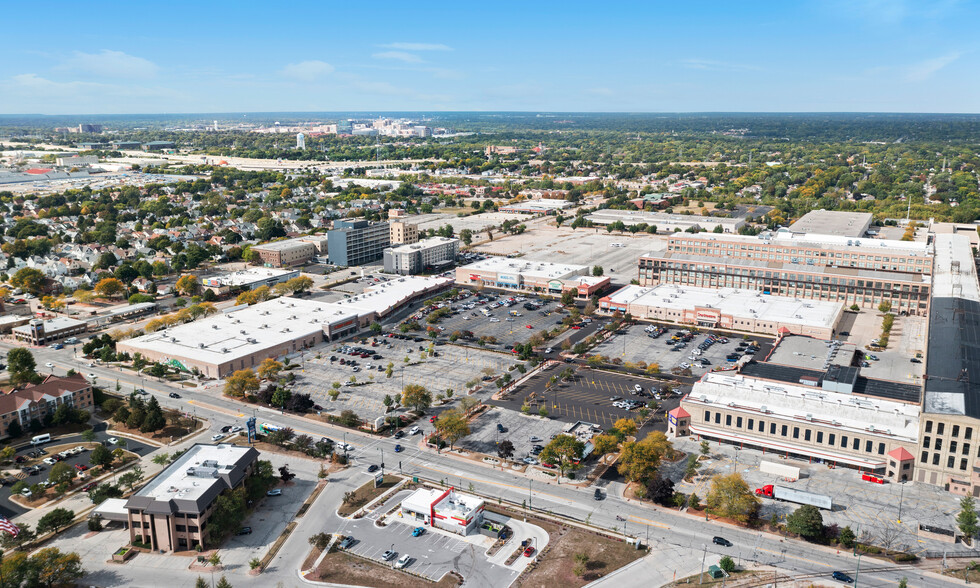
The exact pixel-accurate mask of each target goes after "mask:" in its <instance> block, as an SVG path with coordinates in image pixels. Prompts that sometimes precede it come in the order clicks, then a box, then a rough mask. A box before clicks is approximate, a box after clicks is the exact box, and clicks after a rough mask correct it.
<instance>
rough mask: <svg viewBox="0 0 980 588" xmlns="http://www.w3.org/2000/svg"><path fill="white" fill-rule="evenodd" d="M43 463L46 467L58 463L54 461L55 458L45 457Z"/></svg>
mask: <svg viewBox="0 0 980 588" xmlns="http://www.w3.org/2000/svg"><path fill="white" fill-rule="evenodd" d="M43 461H44V463H46V464H48V465H52V466H53V465H54V464H56V463H58V460H57V459H55V458H53V457H45V458H44V460H43Z"/></svg>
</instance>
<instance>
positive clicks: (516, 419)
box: [458, 406, 567, 460]
mask: <svg viewBox="0 0 980 588" xmlns="http://www.w3.org/2000/svg"><path fill="white" fill-rule="evenodd" d="M498 425H500V427H501V428H502V429H503V431H501V430H500V428H498ZM566 425H567V423H565V422H563V421H560V420H553V419H542V418H541V417H537V416H530V415H525V414H522V413H521V412H518V411H516V410H511V409H509V408H503V407H499V406H498V407H494V408H493V409H491V410H488V411H486V412H484V413H483V414H481V415H480V418H478V419H474V420H472V421H470V434H469V435H467V436H466V437H464V438H463V439H462V440H460V442H459V443H458V445H459V446H460V447H461V448H463V449H466V450H469V451H475V452H478V453H486V454H488V455H496V454H497V448H498V446H499V444H500V442H501V441H504V440H508V441H510V442H511V443H513V444H514V456H513V459H515V460H520V459H522V458H524V457H527V456H530V455H531V447H532V446H534V445H547V444H548V442H549V441H551V438H552V436H553V435H556V434H558V433H560V432H561V431H562V430H563V429H564V428H565V426H566ZM532 437H535V438H537V439H538V440H537V441H531V438H532ZM532 457H533V456H532Z"/></svg>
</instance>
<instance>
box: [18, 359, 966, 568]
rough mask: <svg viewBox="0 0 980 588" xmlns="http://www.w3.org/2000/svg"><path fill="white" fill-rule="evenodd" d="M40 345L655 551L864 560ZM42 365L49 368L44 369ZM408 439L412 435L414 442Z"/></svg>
mask: <svg viewBox="0 0 980 588" xmlns="http://www.w3.org/2000/svg"><path fill="white" fill-rule="evenodd" d="M12 347H13V346H12V345H10V344H9V343H0V348H3V349H8V350H9V349H10V348H12ZM33 352H34V355H35V358H36V360H37V364H38V365H39V366H43V365H44V364H45V363H46V362H49V361H50V362H52V363H53V364H54V365H55V373H57V374H64V372H65V371H66V370H67V369H69V368H73V369H75V370H76V371H80V372H82V373H85V374H88V373H92V374H94V375H95V376H97V378H98V384H99V385H101V386H104V387H105V388H106V389H108V390H113V389H114V388H115V383H116V380H117V379H118V381H119V382H120V385H121V386H122V390H121V391H122V392H123V393H126V392H127V391H131V390H132V389H133V388H134V387H140V386H142V387H144V388H145V389H146V390H147V391H148V392H150V393H151V394H153V395H154V396H156V397H157V399H158V400H159V402H160V403H161V405H163V406H166V407H170V408H179V409H181V410H183V411H185V412H189V413H192V414H196V415H197V416H198V417H204V418H206V419H208V420H209V421H210V426H211V428H212V429H217V428H220V427H221V426H223V425H226V424H231V423H234V422H239V423H242V422H243V421H244V419H245V418H247V417H248V416H251V415H252V414H255V415H256V416H257V418H258V419H259V421H270V422H272V423H275V424H278V425H284V426H289V427H292V428H293V429H294V430H295V431H296V432H297V434H300V433H306V434H308V435H310V436H312V437H314V438H319V437H321V436H327V437H330V438H332V439H337V440H340V439H343V438H344V434H345V433H346V439H347V442H348V443H350V444H351V445H353V446H354V447H355V450H354V452H353V457H355V464H357V463H360V464H367V463H378V462H380V460H381V456H382V455H383V456H384V459H385V462H386V468H387V469H388V470H389V471H399V469H400V470H401V472H402V473H404V474H407V475H417V476H419V477H422V478H427V479H430V480H436V481H439V480H445V481H446V482H447V483H449V484H453V485H455V486H457V487H458V488H460V489H461V490H462V491H469V490H471V489H472V491H475V492H477V493H479V494H482V495H484V496H489V497H500V498H502V499H504V500H507V501H510V502H512V503H516V504H518V505H520V504H522V502H524V501H527V503H528V504H529V505H530V506H531V507H532V508H534V509H536V510H537V509H541V510H546V511H548V512H551V513H554V514H557V515H563V516H567V517H571V518H573V519H576V520H578V521H583V522H584V521H588V522H589V523H591V524H592V525H597V526H601V527H605V528H607V529H617V530H619V531H622V530H623V527H624V522H621V521H618V520H617V516H622V517H625V518H626V521H625V531H626V533H627V534H629V535H631V536H634V537H637V538H639V539H640V540H641V541H643V542H644V543H646V542H649V544H650V545H651V546H652V548H653V550H654V553H656V551H657V549H658V546H667V545H673V546H679V547H681V548H683V549H686V550H690V552H691V553H696V554H698V555H700V554H704V555H705V558H706V561H707V562H708V563H715V562H717V559H718V558H719V557H720V556H721V555H730V556H731V557H733V558H736V559H741V560H742V561H746V560H751V561H757V562H760V563H764V564H768V565H773V566H776V567H778V568H779V569H780V570H782V571H784V572H785V573H789V574H818V576H817V577H819V578H822V579H824V580H826V581H831V579H830V574H831V572H832V571H834V570H842V571H845V572H847V573H848V574H850V575H852V576H853V575H854V572H855V568H856V566H857V558H855V557H853V556H852V555H851V554H850V553H849V552H848V553H845V552H841V553H837V552H835V551H834V550H830V549H826V548H821V547H817V546H814V545H811V544H807V543H804V542H800V541H795V540H791V539H785V540H783V539H780V538H779V537H776V536H772V535H768V534H764V533H759V532H754V531H750V530H747V529H741V528H736V527H732V526H728V525H721V524H718V523H715V522H706V521H705V520H703V519H700V518H697V519H696V518H693V517H691V516H688V515H685V514H680V513H678V512H676V511H668V510H662V509H657V508H654V507H651V506H649V505H641V504H638V503H635V502H630V501H626V500H625V499H623V498H622V497H621V494H620V493H621V488H620V489H617V488H615V487H610V488H609V489H608V490H609V492H608V494H607V497H606V499H604V500H601V501H595V500H594V499H593V490H592V489H591V488H586V489H582V488H578V487H574V486H569V485H557V484H554V483H548V482H545V481H543V480H541V479H539V478H536V477H535V478H529V477H526V476H525V475H524V474H520V473H514V472H511V471H502V470H500V469H499V468H498V469H494V468H491V467H489V466H485V465H484V464H481V463H477V462H473V461H470V460H466V459H462V458H457V457H452V456H448V455H445V454H442V455H438V454H436V453H434V452H432V451H429V450H422V449H421V448H419V447H418V446H417V445H416V444H415V443H414V442H417V441H418V440H419V439H420V437H415V438H414V439H412V440H409V439H408V438H403V439H401V440H400V441H401V443H402V444H403V445H404V446H405V447H406V451H404V452H402V453H400V454H396V453H395V452H394V446H395V440H394V439H391V438H377V437H374V436H371V435H367V434H364V433H360V432H356V431H352V430H349V429H344V428H341V427H334V426H331V425H328V424H325V423H318V422H314V421H312V420H311V419H306V418H302V417H298V416H295V415H288V414H280V413H279V411H276V410H272V409H268V408H264V407H253V406H251V405H245V404H243V403H239V402H236V401H234V400H231V399H227V398H224V397H222V396H221V394H220V388H219V387H217V386H215V387H213V388H211V389H209V390H208V391H207V392H200V391H192V390H185V389H182V388H179V387H171V386H170V385H168V384H167V383H164V382H160V381H158V380H157V379H155V378H150V377H146V378H141V377H140V376H137V375H135V374H133V373H132V372H131V371H119V370H117V369H113V368H107V367H103V366H96V367H91V368H90V367H88V361H87V360H82V359H73V358H72V357H71V350H70V349H64V350H61V351H55V350H51V349H48V348H44V349H34V350H33ZM40 371H42V372H46V371H49V370H45V369H43V368H42V370H40ZM174 390H176V391H178V392H179V394H180V395H181V398H180V399H172V398H169V397H168V394H169V392H171V391H174ZM207 438H208V436H206V435H202V436H201V437H199V439H207ZM406 441H409V442H408V443H406ZM396 456H397V457H396ZM358 469H359V468H351V469H350V470H346V471H348V472H351V473H352V475H350V476H347V477H346V478H345V480H346V482H345V483H339V484H329V485H328V486H327V488H328V491H327V492H324V494H323V495H321V497H320V498H319V499H318V502H317V509H316V510H317V511H320V512H318V513H317V514H316V515H314V516H307V517H306V518H305V519H303V522H302V524H301V525H300V527H298V528H297V533H295V534H296V535H301V536H303V537H308V536H309V535H312V534H313V533H316V532H318V531H320V530H326V531H328V532H329V531H331V529H329V528H326V527H324V528H323V529H320V528H317V523H316V520H320V521H321V523H322V524H323V525H326V523H327V521H328V520H329V519H328V514H327V513H332V512H333V511H334V510H335V509H336V506H337V505H339V503H340V500H341V498H342V496H343V494H342V492H343V490H344V489H345V488H347V487H351V488H353V487H356V485H357V484H360V483H363V480H362V479H360V477H359V476H355V475H353V473H354V472H355V471H356V470H358ZM348 478H349V479H348ZM331 481H334V480H333V479H332V480H331ZM338 481H339V480H338ZM311 514H312V512H311ZM311 521H312V522H311ZM716 535H717V536H723V537H725V538H726V539H728V540H729V541H731V542H732V543H733V546H732V547H727V548H726V547H722V546H719V545H714V544H713V543H712V537H714V536H716ZM293 541H294V539H293V538H291V539H290V540H289V543H287V545H290V544H293ZM296 550H299V551H301V553H299V554H295V553H294V551H296ZM305 552H306V549H305V540H304V548H302V549H300V547H299V546H296V547H295V549H294V550H288V549H283V550H282V552H281V553H282V554H284V555H280V556H279V558H277V560H276V561H277V562H279V560H280V559H282V558H284V557H287V558H289V559H291V560H296V561H295V562H287V561H283V562H281V563H280V564H279V565H277V566H276V570H269V571H268V572H266V573H265V574H263V575H262V576H261V577H262V578H263V579H264V582H265V583H266V585H268V582H269V580H270V577H269V576H270V575H271V574H272V573H273V572H274V573H275V574H277V576H276V577H275V578H274V579H276V580H286V579H289V578H291V579H292V580H294V581H295V580H296V576H295V569H296V568H297V567H298V566H299V564H300V562H301V561H302V558H303V556H304V555H305ZM285 554H289V555H285ZM862 559H863V561H862V567H863V568H865V569H863V570H862V571H861V572H860V578H859V580H860V585H862V586H895V585H897V584H898V582H899V580H900V579H901V578H902V577H903V576H907V577H908V581H909V585H910V586H916V587H919V586H937V587H938V586H948V585H949V580H943V579H940V578H939V577H938V576H935V575H931V574H930V575H921V574H920V573H919V571H918V570H916V569H915V568H910V567H908V566H905V567H902V566H899V565H896V564H890V563H887V562H881V561H878V560H873V559H870V558H862ZM290 566H292V567H290ZM246 578H249V579H250V578H251V577H247V576H246V577H244V578H242V579H241V580H242V581H241V582H239V578H238V577H236V582H235V584H236V585H239V584H240V583H241V584H242V585H246V584H248V585H261V584H262V583H261V582H260V583H255V584H253V583H251V582H249V581H246Z"/></svg>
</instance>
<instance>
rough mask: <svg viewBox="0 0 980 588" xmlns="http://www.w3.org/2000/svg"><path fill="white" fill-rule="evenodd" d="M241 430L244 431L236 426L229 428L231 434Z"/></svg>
mask: <svg viewBox="0 0 980 588" xmlns="http://www.w3.org/2000/svg"><path fill="white" fill-rule="evenodd" d="M242 430H244V429H242V428H241V427H239V426H238V425H235V426H234V427H232V428H231V432H232V433H237V432H239V431H242Z"/></svg>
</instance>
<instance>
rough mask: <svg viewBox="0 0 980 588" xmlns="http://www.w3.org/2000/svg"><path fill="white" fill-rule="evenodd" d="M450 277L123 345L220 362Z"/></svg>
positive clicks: (242, 315)
mask: <svg viewBox="0 0 980 588" xmlns="http://www.w3.org/2000/svg"><path fill="white" fill-rule="evenodd" d="M451 283H452V279H450V278H443V277H438V278H430V277H420V276H405V277H403V278H397V279H392V280H389V281H387V282H383V283H381V284H378V285H375V286H372V287H371V288H368V289H366V290H365V291H364V293H363V294H359V295H358V296H354V297H352V298H345V299H344V300H339V301H337V302H329V303H328V302H318V301H315V300H306V299H303V298H291V297H282V298H275V299H273V300H267V301H265V302H260V303H259V304H254V305H252V306H247V307H242V308H240V309H238V310H232V311H230V312H225V313H223V314H218V315H212V316H210V317H207V318H204V319H201V320H197V321H194V322H191V323H185V324H183V325H178V326H176V327H171V328H169V329H161V330H159V331H156V332H154V333H150V334H148V335H143V336H140V337H135V338H133V339H129V340H127V341H126V342H125V344H126V345H127V346H131V347H133V348H135V349H145V350H147V351H154V352H156V353H159V354H162V355H164V356H167V357H184V358H189V357H193V358H195V359H197V360H199V361H202V362H207V363H212V364H221V363H226V362H229V361H234V360H236V359H238V358H240V357H245V356H248V355H251V354H253V353H258V352H260V351H262V350H264V349H269V348H272V347H276V346H279V345H282V344H284V343H286V342H288V341H292V340H294V339H298V338H301V337H305V336H309V335H312V334H315V333H321V332H323V328H324V327H325V326H326V327H329V326H330V325H333V324H336V323H338V322H342V321H346V320H349V319H357V318H358V317H360V316H365V315H369V314H372V313H377V314H379V315H384V314H387V313H388V312H389V311H390V310H391V309H392V308H394V307H397V306H399V305H401V304H403V303H404V302H405V301H407V300H409V299H411V298H413V297H415V296H417V295H418V294H419V293H421V292H423V291H426V290H429V289H433V288H438V287H440V286H448V285H449V284H451Z"/></svg>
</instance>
